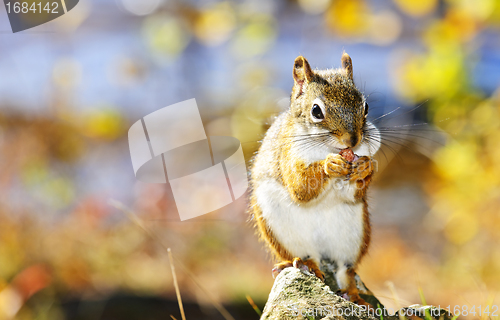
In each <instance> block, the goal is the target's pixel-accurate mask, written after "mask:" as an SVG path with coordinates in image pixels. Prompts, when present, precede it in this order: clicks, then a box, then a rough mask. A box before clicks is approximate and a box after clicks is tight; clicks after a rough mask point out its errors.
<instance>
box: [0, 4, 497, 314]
mask: <svg viewBox="0 0 500 320" xmlns="http://www.w3.org/2000/svg"><path fill="white" fill-rule="evenodd" d="M0 48H1V49H0V150H1V151H0V154H1V157H0V172H1V174H0V261H1V263H0V314H1V315H0V319H57V320H58V319H61V320H62V319H168V318H169V316H170V315H173V316H174V317H176V318H177V319H180V313H179V310H178V306H177V302H176V298H175V292H174V287H173V280H172V273H171V270H170V266H169V263H168V256H167V253H166V250H165V248H164V246H166V247H170V248H172V252H173V254H174V256H175V257H176V258H177V259H178V261H181V262H182V263H183V264H184V265H185V266H186V268H187V269H188V270H189V271H190V272H191V273H192V274H194V275H195V277H196V278H197V281H198V282H199V283H200V284H202V286H203V287H204V288H205V289H206V290H207V291H208V292H210V294H209V295H207V294H206V293H204V292H203V291H202V290H201V289H200V288H199V286H197V285H196V283H195V282H194V281H193V279H192V278H191V277H190V276H189V275H188V272H186V270H185V269H184V268H182V267H181V266H180V265H178V264H177V265H176V266H177V269H176V270H177V278H178V281H179V286H180V290H181V294H182V297H183V300H184V303H185V308H186V315H187V318H188V319H222V317H221V315H220V314H219V313H218V312H217V311H216V309H215V308H214V307H213V306H212V304H211V302H210V301H211V300H210V298H213V299H215V300H216V301H218V302H220V303H222V304H224V305H225V306H226V307H227V308H228V310H229V312H230V313H231V314H232V315H233V316H234V317H235V318H236V319H258V315H257V313H256V312H255V311H254V310H253V309H252V307H251V305H250V304H249V302H248V301H247V298H246V296H247V295H248V296H250V297H251V298H252V299H253V300H254V301H255V303H256V304H257V306H258V307H259V308H261V309H262V308H263V306H264V304H265V301H266V300H267V295H268V293H269V291H270V289H271V286H272V284H273V278H272V276H271V268H272V260H271V258H270V256H269V255H268V254H267V253H266V251H265V248H264V247H263V245H262V243H259V242H258V239H257V237H256V236H255V235H254V230H253V229H252V227H251V224H250V223H249V222H248V216H247V214H246V212H245V210H246V205H247V204H246V199H245V198H244V197H243V198H241V199H239V200H237V201H236V202H234V203H232V204H231V205H229V206H227V207H225V208H223V209H220V210H218V211H216V212H213V213H210V214H208V215H205V216H202V217H199V218H195V219H191V220H188V221H183V222H181V221H180V219H179V217H178V214H177V210H176V207H175V203H174V201H173V196H172V193H171V190H170V188H169V185H168V184H146V183H141V182H138V181H136V179H135V177H134V173H133V169H132V164H131V160H130V154H129V150H128V142H127V130H128V128H129V126H130V125H131V124H132V123H134V122H135V121H137V120H138V119H140V118H141V117H143V116H145V115H147V114H149V113H151V112H153V111H155V110H158V109H160V108H162V107H165V106H167V105H170V104H173V103H176V102H180V101H183V100H186V99H190V98H196V99H197V103H198V107H199V109H200V112H201V115H202V118H203V122H204V125H205V129H206V131H207V134H208V135H231V136H234V137H237V138H238V139H239V140H240V141H241V142H242V145H243V149H244V152H245V157H246V159H247V160H248V161H249V162H248V165H250V160H251V158H252V156H253V154H254V152H255V151H256V150H257V148H258V146H259V143H258V141H259V140H260V139H262V137H263V134H264V133H265V130H266V129H267V128H268V126H269V125H270V123H272V119H273V117H274V116H276V115H277V114H278V113H279V112H280V111H281V110H284V109H285V108H286V107H287V103H288V97H289V93H290V90H291V86H292V84H293V79H292V64H293V61H294V59H295V57H296V56H298V55H304V56H305V57H306V58H307V59H308V60H309V62H310V64H311V66H312V67H313V68H316V67H317V68H331V67H338V66H339V64H340V57H341V54H342V52H343V50H345V51H346V52H348V53H349V54H350V55H351V57H352V59H353V65H354V76H355V82H356V83H357V85H358V87H359V88H361V90H362V91H363V92H364V93H365V94H366V95H367V96H368V102H369V105H370V115H369V116H370V118H371V119H372V120H374V122H375V123H377V125H378V126H380V127H383V128H384V129H383V138H384V146H383V148H382V150H381V151H380V152H379V154H378V161H379V172H378V173H377V175H376V178H375V181H374V183H373V184H372V187H371V190H370V199H369V201H370V207H371V214H372V221H373V242H372V246H371V250H370V252H369V255H368V256H367V257H366V258H365V259H364V261H363V262H362V264H361V267H360V269H359V271H358V273H359V274H360V276H361V277H362V279H363V280H364V282H365V283H366V285H367V286H368V287H369V288H370V289H371V290H372V291H373V292H374V293H375V295H376V296H377V297H379V299H380V300H381V301H382V302H383V303H384V304H385V305H386V306H387V307H392V308H396V307H400V306H407V305H410V304H414V303H421V301H422V297H424V299H425V300H426V302H427V303H429V304H434V305H440V306H441V307H445V308H447V307H448V306H450V307H451V310H453V309H454V308H455V306H457V307H458V308H459V309H460V310H461V311H462V310H463V311H464V312H463V314H464V315H465V314H466V312H465V311H471V310H472V306H475V307H476V309H475V312H476V314H472V313H469V314H468V315H467V317H468V318H471V319H472V318H480V314H479V310H478V307H479V306H482V317H483V318H489V317H492V318H495V316H497V315H498V314H499V313H500V310H498V307H495V306H496V305H500V301H499V299H500V297H499V296H498V294H499V293H500V250H498V248H499V245H500V232H499V229H500V214H499V213H500V212H499V208H500V165H499V161H500V160H499V159H500V1H499V0H476V1H473V0H376V1H368V0H351V1H341V0H277V1H265V0H256V1H250V0H240V1H195V0H193V1H179V0H178V1H175V0H99V1H98V0H80V3H79V4H78V5H77V6H76V7H75V8H74V9H73V10H71V11H70V12H68V13H67V14H65V15H64V16H62V17H60V18H58V19H56V20H54V21H51V22H49V23H46V24H44V25H41V26H39V27H36V28H33V29H29V30H26V31H23V32H20V33H16V34H13V33H12V32H11V30H10V25H9V22H8V19H7V14H6V11H5V7H4V6H0ZM387 113H389V114H387ZM386 114H387V115H386ZM384 115H385V116H384ZM109 199H115V200H118V201H120V202H122V203H123V204H124V205H126V206H127V207H129V208H131V210H133V212H134V213H135V214H137V215H138V216H139V217H140V218H141V219H142V220H143V222H144V224H145V225H146V226H147V228H149V229H151V230H152V231H153V232H155V233H156V234H157V235H158V238H159V239H152V238H151V237H149V236H148V235H147V234H146V233H145V232H143V231H142V230H141V229H140V228H139V227H138V226H137V225H136V224H134V223H132V222H130V220H129V219H127V217H126V215H125V214H124V213H123V212H122V211H121V210H118V209H116V208H115V207H113V206H110V205H109V204H108V201H109ZM162 244H163V245H162ZM209 296H210V297H209ZM464 306H466V307H464ZM487 306H489V308H490V309H489V312H490V314H489V316H488V314H486V313H484V311H485V309H486V307H487ZM462 308H463V309H462ZM495 310H498V311H497V312H496V313H493V312H494V311H495Z"/></svg>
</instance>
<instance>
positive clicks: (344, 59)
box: [341, 52, 354, 80]
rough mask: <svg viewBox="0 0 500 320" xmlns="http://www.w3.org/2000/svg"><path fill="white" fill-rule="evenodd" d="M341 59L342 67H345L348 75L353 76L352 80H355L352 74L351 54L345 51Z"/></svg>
mask: <svg viewBox="0 0 500 320" xmlns="http://www.w3.org/2000/svg"><path fill="white" fill-rule="evenodd" d="M341 61H342V69H344V71H345V73H346V75H347V76H348V77H349V78H351V80H354V79H353V76H352V60H351V57H349V55H348V54H347V53H345V52H344V54H342V59H341Z"/></svg>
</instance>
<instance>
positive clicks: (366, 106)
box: [365, 102, 368, 118]
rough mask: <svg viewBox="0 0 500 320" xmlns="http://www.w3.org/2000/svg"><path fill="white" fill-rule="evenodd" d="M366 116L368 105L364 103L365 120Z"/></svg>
mask: <svg viewBox="0 0 500 320" xmlns="http://www.w3.org/2000/svg"><path fill="white" fill-rule="evenodd" d="M367 115H368V103H366V102H365V118H366V116H367Z"/></svg>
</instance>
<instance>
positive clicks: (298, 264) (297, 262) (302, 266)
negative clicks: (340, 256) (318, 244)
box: [272, 257, 323, 280]
mask: <svg viewBox="0 0 500 320" xmlns="http://www.w3.org/2000/svg"><path fill="white" fill-rule="evenodd" d="M308 261H309V260H307V261H306V262H305V263H304V261H302V259H301V258H298V257H297V258H294V259H293V262H292V261H283V262H281V263H278V264H275V265H274V268H273V270H272V273H273V278H276V277H277V276H278V274H280V272H281V271H283V270H284V269H285V268H290V267H294V268H297V269H299V270H300V271H302V272H310V271H309V266H308V264H309V263H308ZM318 270H319V269H318ZM313 273H314V274H316V275H317V272H316V270H313ZM319 278H320V279H321V280H323V278H322V277H319Z"/></svg>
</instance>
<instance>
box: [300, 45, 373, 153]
mask: <svg viewBox="0 0 500 320" xmlns="http://www.w3.org/2000/svg"><path fill="white" fill-rule="evenodd" d="M341 62H342V67H341V68H339V69H327V70H312V69H311V67H310V65H309V63H308V62H307V60H306V59H305V58H304V57H302V56H299V57H297V58H296V59H295V62H294V65H293V79H294V85H293V89H292V95H291V98H290V109H291V113H292V115H293V116H294V117H295V119H297V120H298V121H299V122H300V123H301V124H302V125H303V126H304V128H305V129H306V132H308V133H326V132H330V133H331V136H332V137H333V138H334V139H333V144H334V147H336V148H338V149H344V148H354V147H356V146H357V145H359V144H360V143H361V141H362V139H363V131H364V128H365V126H366V125H367V123H366V116H367V114H368V104H367V103H366V99H365V97H364V96H363V94H362V93H361V92H360V91H359V90H358V89H357V88H356V86H355V84H354V81H353V70H352V60H351V58H350V57H349V55H348V54H347V53H345V52H344V54H343V55H342V59H341Z"/></svg>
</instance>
